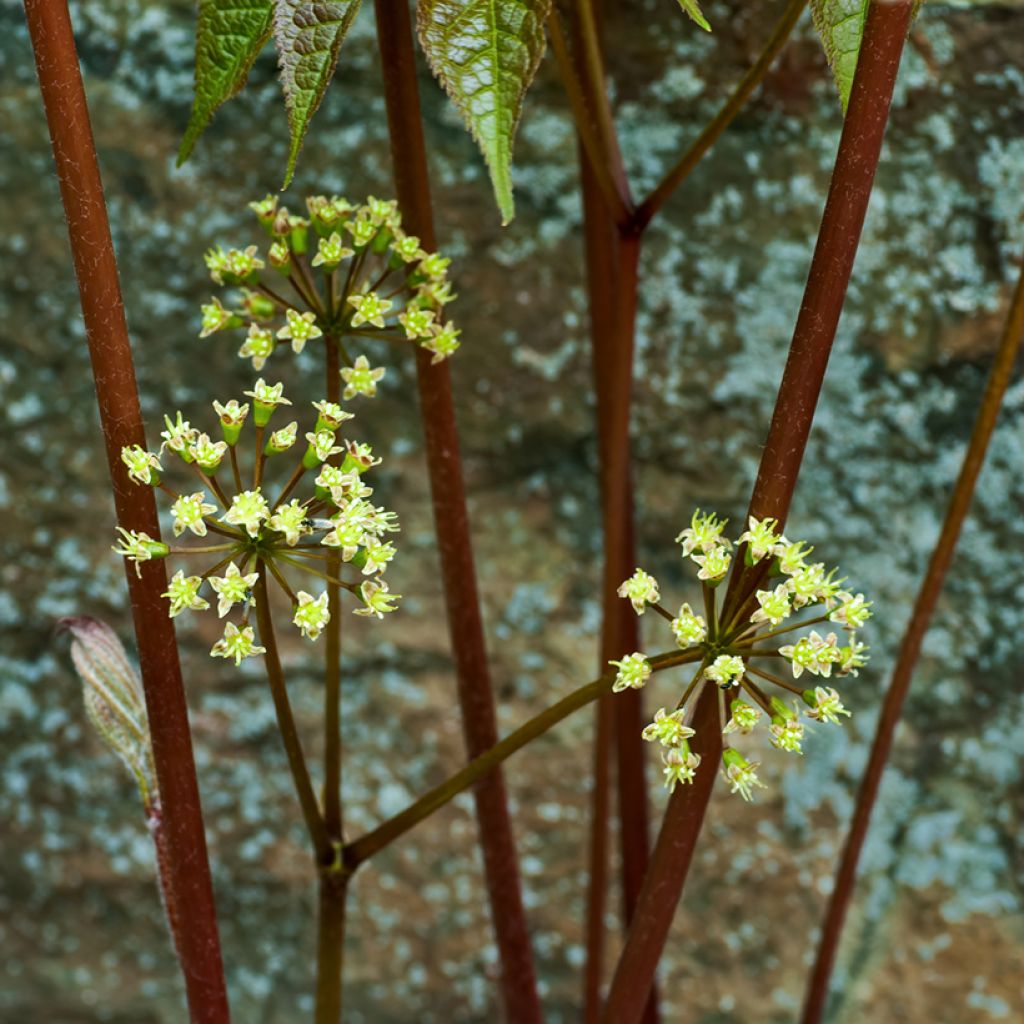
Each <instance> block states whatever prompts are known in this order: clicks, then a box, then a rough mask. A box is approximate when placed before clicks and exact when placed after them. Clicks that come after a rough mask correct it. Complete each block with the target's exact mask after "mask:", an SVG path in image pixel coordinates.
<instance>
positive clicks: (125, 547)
mask: <svg viewBox="0 0 1024 1024" xmlns="http://www.w3.org/2000/svg"><path fill="white" fill-rule="evenodd" d="M117 532H118V533H119V534H120V535H121V538H120V540H119V541H118V544H119V545H120V546H119V547H118V546H116V545H115V547H114V551H116V552H117V553H118V554H119V555H121V556H122V557H124V558H126V559H127V560H128V561H129V562H134V563H135V575H136V576H141V575H142V572H141V569H140V565H141V563H142V562H148V561H149V560H150V559H151V558H165V557H166V556H167V555H168V554H169V553H170V550H171V549H170V548H169V547H168V546H167V545H166V544H163V543H161V542H160V541H158V540H154V539H153V538H152V537H150V535H149V534H148V533H146V532H144V531H143V530H126V529H124V527H121V526H119V527H118V528H117Z"/></svg>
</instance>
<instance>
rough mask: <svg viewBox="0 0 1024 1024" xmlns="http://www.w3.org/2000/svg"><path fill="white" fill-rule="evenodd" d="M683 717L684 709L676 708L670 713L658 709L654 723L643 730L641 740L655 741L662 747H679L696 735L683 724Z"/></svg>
mask: <svg viewBox="0 0 1024 1024" xmlns="http://www.w3.org/2000/svg"><path fill="white" fill-rule="evenodd" d="M685 715H686V710H685V708H677V709H676V710H675V711H673V712H671V713H669V712H666V711H665V709H664V708H658V710H657V711H656V712H655V714H654V721H653V722H651V724H650V725H648V726H647V727H646V728H645V729H644V731H643V734H642V735H643V738H644V739H645V740H647V741H648V742H649V743H653V742H654V741H655V740H657V741H658V742H659V743H660V744H661V745H662V746H664V747H678V746H681V745H682V743H683V742H684V741H685V740H688V739H689V738H690V737H691V736H694V735H696V734H695V733H694V731H693V729H691V728H690V727H689V726H688V725H685V724H684V722H683V719H684V717H685Z"/></svg>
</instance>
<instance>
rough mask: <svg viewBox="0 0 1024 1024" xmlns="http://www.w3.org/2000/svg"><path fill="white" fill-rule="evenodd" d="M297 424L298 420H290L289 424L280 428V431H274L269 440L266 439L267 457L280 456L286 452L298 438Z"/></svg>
mask: <svg viewBox="0 0 1024 1024" xmlns="http://www.w3.org/2000/svg"><path fill="white" fill-rule="evenodd" d="M298 433H299V423H298V420H292V422H291V423H289V424H287V425H286V426H283V427H281V429H280V430H275V431H274V432H273V433H272V434H271V435H270V437H269V438H267V444H266V453H267V455H280V454H281V453H282V452H286V451H288V449H289V448H291V447H292V446H293V445H294V444H295V441H296V439H297V438H298Z"/></svg>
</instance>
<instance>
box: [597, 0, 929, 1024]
mask: <svg viewBox="0 0 1024 1024" xmlns="http://www.w3.org/2000/svg"><path fill="white" fill-rule="evenodd" d="M912 8H913V0H872V3H871V6H870V8H869V10H868V16H867V21H866V24H865V26H864V36H863V41H862V44H861V53H860V60H859V63H858V66H857V73H856V76H855V78H854V83H853V91H852V95H851V97H850V105H849V110H848V112H847V115H846V122H845V124H844V126H843V133H842V137H841V138H840V141H839V151H838V153H837V155H836V164H835V169H834V171H833V174H832V181H831V183H830V185H829V193H828V198H827V200H826V203H825V210H824V213H823V215H822V223H821V229H820V231H819V234H818V242H817V245H816V246H815V250H814V256H813V258H812V261H811V269H810V273H809V275H808V280H807V287H806V290H805V292H804V299H803V304H802V306H801V309H800V314H799V317H798V319H797V323H796V328H795V330H794V335H793V341H792V345H791V347H790V353H789V358H788V360H787V363H786V369H785V372H784V373H783V378H782V384H781V386H780V388H779V394H778V398H777V399H776V404H775V413H774V415H773V417H772V423H771V427H770V429H769V433H768V440H767V443H766V445H765V450H764V452H763V454H762V457H761V464H760V468H759V471H758V476H757V482H756V484H755V486H754V493H753V495H752V497H751V503H750V515H754V516H757V517H758V518H764V517H766V516H772V517H774V518H776V519H778V520H779V523H780V525H781V524H783V523H784V522H785V518H786V513H787V512H788V511H789V504H790V501H791V499H792V496H793V490H794V488H795V487H796V481H797V476H798V474H799V471H800V463H801V461H802V459H803V453H804V448H805V446H806V443H807V435H808V434H809V432H810V429H811V422H812V420H813V418H814V410H815V408H816V406H817V402H818V397H819V394H820V392H821V384H822V380H823V379H824V375H825V368H826V366H827V365H828V359H829V355H830V354H831V351H832V342H833V340H834V338H835V332H836V327H837V326H838V323H839V315H840V312H841V310H842V305H843V299H844V298H845V295H846V288H847V285H848V283H849V279H850V273H851V271H852V269H853V261H854V257H855V255H856V252H857V245H858V242H859V241H860V232H861V227H862V225H863V223H864V216H865V214H866V213H867V207H868V200H869V198H870V196H871V186H872V183H873V181H874V176H875V170H876V168H877V166H878V158H879V156H880V154H881V149H882V138H883V136H884V134H885V125H886V121H887V119H888V112H889V104H890V102H891V100H892V90H893V87H894V85H895V82H896V73H897V70H898V69H899V62H900V55H901V54H902V52H903V43H904V40H905V39H906V35H907V28H908V26H909V22H910V15H911V10H912ZM740 561H741V559H739V558H738V559H737V562H738V563H739V562H740ZM743 582H744V574H743V572H742V571H740V572H737V573H735V574H734V576H733V579H732V580H731V582H730V594H731V595H733V596H734V597H735V595H736V594H737V592H738V591H739V590H740V589H741V588H742V587H743ZM730 594H727V595H726V599H725V602H724V607H723V611H722V618H723V619H724V620H725V621H728V612H729V608H730ZM709 689H710V688H709ZM716 700H717V698H716ZM704 706H710V707H711V709H712V710H714V711H715V712H716V714H717V709H716V707H715V702H714V701H711V700H710V699H709V698H706V697H705V696H702V697H701V700H700V702H699V703H698V713H699V709H700V708H701V707H704ZM703 717H704V718H705V719H706V722H703V721H702V724H704V725H705V726H706V727H707V728H709V729H710V730H712V731H717V726H715V725H714V724H713V723H714V722H715V720H716V715H712V714H711V713H710V712H706V714H705V715H704V716H703ZM696 727H697V725H696V723H695V728H696ZM706 742H710V741H706ZM702 776H703V777H706V778H707V783H706V784H703V783H702V782H701V779H702ZM713 779H714V766H713V765H711V764H709V763H707V759H706V760H705V763H702V764H701V768H700V770H699V771H698V776H697V781H696V782H695V783H694V785H692V786H686V787H682V788H680V789H679V790H677V792H676V794H675V795H674V796H673V798H672V800H671V801H670V803H669V810H668V813H667V814H666V817H665V821H664V823H663V824H662V829H661V834H660V835H659V838H658V842H657V846H656V848H655V853H654V857H653V859H652V862H651V869H650V871H649V872H648V877H647V879H646V880H645V883H644V891H643V893H642V894H641V897H640V905H639V907H638V908H637V913H636V916H635V918H634V921H633V927H632V928H631V929H630V934H629V937H628V938H627V940H626V946H625V948H624V950H623V953H622V957H621V958H620V960H619V964H618V967H617V968H616V971H615V977H614V979H613V981H612V987H611V991H610V993H609V996H608V1005H607V1007H606V1010H605V1018H604V1019H605V1021H606V1022H607V1024H612V1022H614V1024H635V1022H636V1021H637V1020H638V1019H639V1016H640V1013H641V1010H642V1005H643V1001H644V999H645V998H646V995H647V992H648V991H649V989H650V986H651V984H652V982H653V980H654V972H655V968H656V967H657V962H658V958H659V957H660V954H661V950H662V947H663V945H664V940H665V936H667V934H668V929H669V925H670V924H671V921H672V917H673V915H674V914H675V908H676V902H677V900H678V898H679V896H680V894H681V893H682V889H683V884H684V883H685V881H686V874H687V871H688V869H689V864H690V858H689V856H685V857H683V856H678V857H674V856H668V855H665V856H661V855H660V853H661V851H662V850H672V849H673V848H674V847H675V845H676V844H679V843H684V842H686V843H694V842H696V833H694V835H693V836H688V835H687V834H686V830H687V829H691V828H699V827H700V823H701V821H702V820H703V816H704V809H705V806H706V804H707V801H708V800H709V799H710V796H711V788H712V787H711V783H712V782H713ZM677 803H681V804H683V805H685V807H683V808H680V809H678V810H674V805H676V804H677ZM684 812H685V813H684Z"/></svg>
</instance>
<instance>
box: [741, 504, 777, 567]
mask: <svg viewBox="0 0 1024 1024" xmlns="http://www.w3.org/2000/svg"><path fill="white" fill-rule="evenodd" d="M747 523H748V529H747V530H746V532H745V533H741V534H740V543H741V544H746V545H747V551H748V552H749V554H750V560H751V562H753V563H754V564H755V565H756V564H757V563H758V562H760V561H761V559H762V558H764V557H765V555H770V554H772V553H773V552H774V551H775V547H776V545H777V544H778V543H779V535H778V533H777V530H778V528H779V521H778V520H777V519H755V518H754V517H753V516H750V517H749V518H748V520H747Z"/></svg>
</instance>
